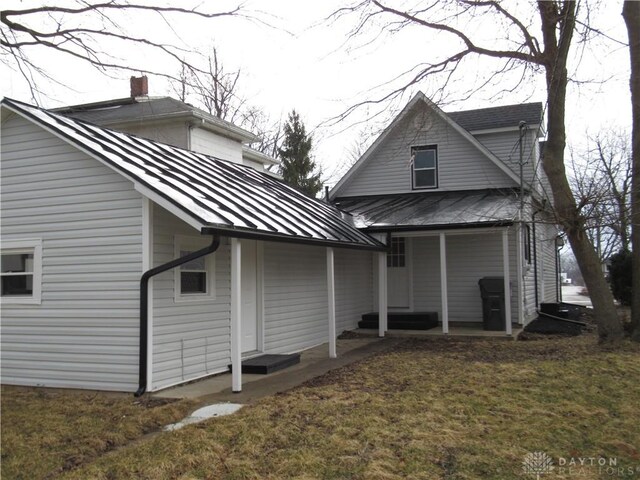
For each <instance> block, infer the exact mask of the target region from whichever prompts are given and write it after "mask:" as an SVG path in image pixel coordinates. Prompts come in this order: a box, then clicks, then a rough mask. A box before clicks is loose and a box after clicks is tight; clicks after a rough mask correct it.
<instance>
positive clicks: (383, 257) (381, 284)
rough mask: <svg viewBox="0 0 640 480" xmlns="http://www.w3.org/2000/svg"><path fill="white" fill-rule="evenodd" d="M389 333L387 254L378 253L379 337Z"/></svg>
mask: <svg viewBox="0 0 640 480" xmlns="http://www.w3.org/2000/svg"><path fill="white" fill-rule="evenodd" d="M386 331H387V252H380V253H378V336H379V337H384V332H386Z"/></svg>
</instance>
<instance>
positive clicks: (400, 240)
mask: <svg viewBox="0 0 640 480" xmlns="http://www.w3.org/2000/svg"><path fill="white" fill-rule="evenodd" d="M406 254H407V242H406V240H405V238H404V237H391V245H390V249H389V253H387V267H399V268H402V267H404V266H405V264H406Z"/></svg>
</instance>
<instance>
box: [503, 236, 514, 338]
mask: <svg viewBox="0 0 640 480" xmlns="http://www.w3.org/2000/svg"><path fill="white" fill-rule="evenodd" d="M502 269H503V275H504V310H505V312H504V321H505V324H506V325H505V332H506V334H507V335H511V333H512V332H511V282H510V278H509V230H508V229H506V228H505V229H503V230H502Z"/></svg>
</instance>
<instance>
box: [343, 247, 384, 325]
mask: <svg viewBox="0 0 640 480" xmlns="http://www.w3.org/2000/svg"><path fill="white" fill-rule="evenodd" d="M335 252H336V253H335V276H336V331H337V332H338V334H340V333H341V332H343V331H345V330H353V329H355V328H358V322H359V321H360V320H361V319H362V315H363V314H365V313H369V312H373V311H374V310H375V308H376V307H375V306H374V298H373V290H374V289H373V258H374V255H376V254H372V253H370V252H362V251H358V250H347V249H336V250H335ZM376 305H377V302H376Z"/></svg>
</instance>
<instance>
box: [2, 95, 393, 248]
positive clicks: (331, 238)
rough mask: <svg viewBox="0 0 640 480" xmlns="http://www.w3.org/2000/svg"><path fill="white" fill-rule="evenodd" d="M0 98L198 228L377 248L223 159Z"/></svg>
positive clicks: (295, 195) (276, 183)
mask: <svg viewBox="0 0 640 480" xmlns="http://www.w3.org/2000/svg"><path fill="white" fill-rule="evenodd" d="M2 106H3V107H6V108H8V109H9V110H10V111H12V112H15V113H17V114H18V115H21V116H23V117H24V118H26V119H28V120H30V121H32V122H34V123H35V124H37V125H39V126H40V127H42V128H44V129H45V130H47V131H49V132H50V133H52V134H53V135H56V136H57V137H59V138H61V139H63V140H65V141H66V142H68V143H69V144H71V145H73V146H75V147H76V148H78V149H80V150H81V151H83V152H85V153H86V154H88V155H89V156H91V157H93V158H95V159H96V160H98V161H100V162H102V163H104V164H105V165H107V166H109V167H110V168H112V169H113V170H115V171H116V172H118V173H120V174H121V175H123V176H124V177H125V178H127V179H129V180H131V181H132V182H133V184H134V187H135V188H136V190H138V191H139V192H140V193H142V194H143V195H145V196H146V197H148V198H151V199H152V200H153V201H154V202H157V203H158V204H159V205H161V206H162V207H164V208H167V209H168V210H169V211H171V212H172V213H174V214H175V215H177V216H178V217H179V218H181V219H183V220H184V221H185V222H187V223H189V224H190V225H191V226H193V227H194V228H196V229H198V230H199V231H200V232H201V233H203V234H212V233H217V234H221V235H225V236H229V237H238V238H254V239H258V240H270V241H289V242H295V243H308V244H313V245H318V246H336V247H347V248H349V247H350V248H360V249H370V250H379V251H383V250H384V249H385V248H386V247H385V246H384V245H383V244H381V243H380V242H378V241H377V240H375V239H374V238H372V237H369V236H368V235H366V234H364V233H362V232H360V231H359V230H357V229H356V228H354V227H353V226H352V225H350V224H349V223H348V222H346V221H345V220H344V219H343V218H342V215H343V213H342V212H340V211H339V210H337V209H336V208H335V207H333V206H332V205H329V204H327V203H325V202H323V201H320V200H318V199H315V198H311V197H308V196H306V195H304V194H302V193H300V192H298V191H296V190H295V189H293V188H292V187H289V186H288V185H286V184H284V183H283V182H282V181H280V180H277V179H275V178H273V177H272V176H270V175H268V174H266V173H263V172H258V171H257V170H255V169H253V168H251V167H248V166H245V165H239V164H236V163H232V162H229V161H226V160H220V159H218V158H214V157H211V156H209V155H204V154H200V153H196V152H193V151H190V150H184V149H181V148H176V147H173V146H170V145H166V144H162V143H159V142H154V141H152V140H148V139H146V138H142V137H137V136H134V135H129V134H126V133H122V132H119V131H116V130H110V129H107V128H102V127H98V126H95V125H92V124H90V123H86V122H83V121H80V120H75V119H71V118H68V117H65V116H62V115H58V114H55V113H53V112H50V111H47V110H44V109H41V108H38V107H34V106H32V105H28V104H26V103H22V102H18V101H15V100H9V99H7V98H5V99H4V100H2Z"/></svg>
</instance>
